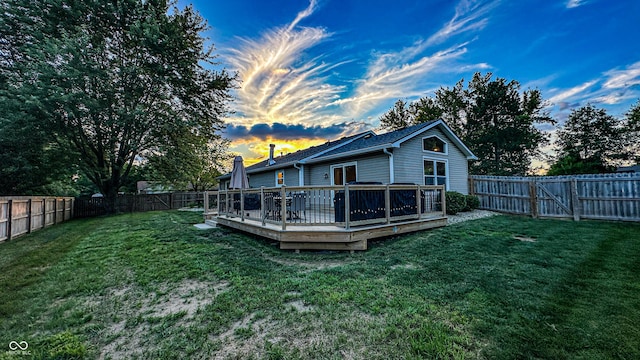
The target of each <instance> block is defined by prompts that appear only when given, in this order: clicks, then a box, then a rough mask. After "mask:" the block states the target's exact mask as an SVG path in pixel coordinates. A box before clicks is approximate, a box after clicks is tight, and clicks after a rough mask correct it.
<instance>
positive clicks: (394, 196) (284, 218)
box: [205, 185, 445, 230]
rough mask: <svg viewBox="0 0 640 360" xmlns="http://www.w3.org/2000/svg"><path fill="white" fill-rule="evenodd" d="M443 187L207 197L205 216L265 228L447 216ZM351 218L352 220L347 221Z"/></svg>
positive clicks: (306, 189) (289, 189) (296, 189)
mask: <svg viewBox="0 0 640 360" xmlns="http://www.w3.org/2000/svg"><path fill="white" fill-rule="evenodd" d="M444 193H445V192H444V187H443V186H425V185H345V186H282V187H274V188H266V187H261V188H251V189H241V190H220V191H217V192H208V193H206V194H205V214H214V213H216V212H217V215H218V216H225V217H229V218H239V219H240V220H241V221H244V220H252V221H257V222H260V223H261V224H262V226H266V225H267V224H274V225H276V226H281V227H282V229H283V230H286V228H287V226H339V227H343V228H345V229H349V228H350V227H352V226H360V225H373V224H390V223H393V222H398V221H408V220H419V219H422V218H428V217H434V216H445V195H444ZM347 214H348V216H347Z"/></svg>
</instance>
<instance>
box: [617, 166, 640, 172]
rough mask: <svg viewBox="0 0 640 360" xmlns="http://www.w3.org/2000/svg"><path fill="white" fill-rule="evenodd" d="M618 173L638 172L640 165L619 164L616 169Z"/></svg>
mask: <svg viewBox="0 0 640 360" xmlns="http://www.w3.org/2000/svg"><path fill="white" fill-rule="evenodd" d="M616 172H618V173H640V165H635V166H620V167H619V168H618V169H616Z"/></svg>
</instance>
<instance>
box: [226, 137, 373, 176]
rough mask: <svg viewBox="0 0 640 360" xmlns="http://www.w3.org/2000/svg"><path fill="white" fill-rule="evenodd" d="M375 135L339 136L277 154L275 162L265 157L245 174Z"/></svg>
mask: <svg viewBox="0 0 640 360" xmlns="http://www.w3.org/2000/svg"><path fill="white" fill-rule="evenodd" d="M369 134H372V135H375V133H374V132H373V131H370V130H369V131H365V132H362V133H359V134H355V135H351V136H346V137H343V138H340V139H338V140H332V141H327V142H326V143H324V144H321V145H317V146H312V147H309V148H306V149H301V150H298V151H296V152H293V153H289V154H285V155H282V156H278V157H275V158H274V159H273V160H274V161H275V163H273V164H271V165H269V159H268V158H267V159H265V160H263V161H261V162H259V163H256V164H253V165H251V166H248V167H247V168H246V170H247V174H251V173H256V172H261V171H264V170H266V169H279V168H283V167H288V166H293V164H296V163H299V162H302V161H304V160H305V159H308V158H311V157H314V156H319V155H321V154H324V153H326V152H328V151H332V150H334V149H336V148H338V147H340V146H343V145H345V144H348V143H349V142H351V141H354V140H356V139H358V138H361V137H364V136H366V135H369ZM229 177H231V173H228V174H225V175H222V176H220V177H219V179H225V178H229Z"/></svg>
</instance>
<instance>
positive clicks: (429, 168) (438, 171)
mask: <svg viewBox="0 0 640 360" xmlns="http://www.w3.org/2000/svg"><path fill="white" fill-rule="evenodd" d="M447 173H448V171H447V162H446V161H445V160H435V159H424V184H425V185H444V186H445V188H446V187H447V176H448V174H447Z"/></svg>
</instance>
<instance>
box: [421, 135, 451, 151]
mask: <svg viewBox="0 0 640 360" xmlns="http://www.w3.org/2000/svg"><path fill="white" fill-rule="evenodd" d="M422 150H424V151H429V152H434V153H441V154H446V153H447V143H446V142H444V141H442V139H440V138H439V137H437V136H429V137H426V138H423V139H422Z"/></svg>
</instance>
